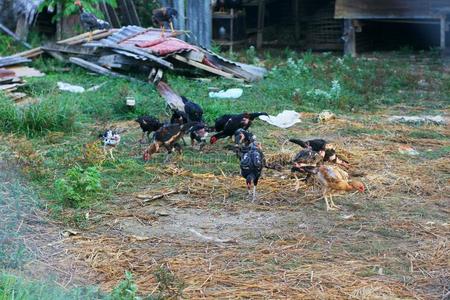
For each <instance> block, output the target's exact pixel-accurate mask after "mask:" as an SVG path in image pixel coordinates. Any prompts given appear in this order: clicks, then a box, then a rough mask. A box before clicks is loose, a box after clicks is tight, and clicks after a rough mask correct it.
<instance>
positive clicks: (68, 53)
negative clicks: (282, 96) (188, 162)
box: [15, 26, 266, 83]
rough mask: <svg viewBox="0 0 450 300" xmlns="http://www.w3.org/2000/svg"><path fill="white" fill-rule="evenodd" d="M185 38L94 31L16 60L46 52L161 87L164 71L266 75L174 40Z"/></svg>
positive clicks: (245, 77) (145, 31) (138, 30)
mask: <svg viewBox="0 0 450 300" xmlns="http://www.w3.org/2000/svg"><path fill="white" fill-rule="evenodd" d="M181 34H183V32H174V33H170V32H169V33H166V34H165V36H164V37H161V31H160V30H159V29H155V28H142V27H139V26H126V27H122V28H120V29H112V30H103V31H95V32H94V34H93V38H92V40H89V38H88V34H82V35H79V36H76V37H72V38H70V39H67V40H64V41H59V42H56V43H50V44H46V45H43V46H41V47H39V48H35V49H32V50H29V51H25V52H22V53H18V54H16V55H15V56H20V57H26V58H33V57H36V56H38V55H41V54H43V53H47V54H49V55H51V56H53V57H54V58H56V59H59V60H62V61H67V62H69V61H70V62H72V63H74V64H77V65H79V66H81V67H83V68H87V69H89V70H90V71H93V72H96V73H100V74H104V75H109V76H116V77H123V78H129V79H130V78H133V77H130V76H125V75H124V74H120V72H127V73H130V72H132V73H135V74H139V75H142V74H145V75H146V76H148V75H150V77H151V78H149V79H150V80H149V81H150V82H152V83H157V82H158V81H159V80H160V79H161V77H162V74H163V72H164V71H166V70H172V71H175V72H180V73H181V72H182V73H183V74H186V73H192V74H197V75H198V74H199V73H200V74H202V73H207V74H213V75H216V76H222V77H225V78H229V79H234V80H238V81H248V82H251V81H257V80H260V79H262V78H263V76H264V75H265V73H266V70H265V69H264V68H260V67H255V66H250V65H246V64H241V63H237V62H233V61H230V60H227V59H225V58H223V57H221V56H219V55H217V54H215V53H213V52H211V51H209V50H206V49H203V48H201V47H198V46H195V45H191V44H189V43H187V42H185V41H183V40H180V39H177V38H175V36H179V35H181ZM152 76H153V77H152ZM155 76H156V78H155ZM138 77H139V76H138ZM134 80H136V79H135V78H134Z"/></svg>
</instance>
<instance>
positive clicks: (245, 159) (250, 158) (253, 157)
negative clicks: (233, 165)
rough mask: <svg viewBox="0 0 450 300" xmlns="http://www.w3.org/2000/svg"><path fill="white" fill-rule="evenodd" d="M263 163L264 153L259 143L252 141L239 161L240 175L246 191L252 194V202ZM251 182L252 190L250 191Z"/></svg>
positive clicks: (254, 198)
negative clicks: (243, 180)
mask: <svg viewBox="0 0 450 300" xmlns="http://www.w3.org/2000/svg"><path fill="white" fill-rule="evenodd" d="M264 165H265V163H264V154H263V152H262V149H261V145H260V144H258V143H252V144H251V145H250V149H249V150H248V152H247V153H245V154H244V155H243V156H242V159H241V162H240V168H241V175H242V177H244V178H245V183H246V185H247V192H248V194H249V195H251V196H252V202H254V201H255V200H256V186H257V185H258V181H259V178H260V177H261V174H262V170H263V167H264ZM252 183H253V192H252V191H251V187H252Z"/></svg>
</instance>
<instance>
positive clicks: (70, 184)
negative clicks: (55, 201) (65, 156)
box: [55, 166, 102, 207]
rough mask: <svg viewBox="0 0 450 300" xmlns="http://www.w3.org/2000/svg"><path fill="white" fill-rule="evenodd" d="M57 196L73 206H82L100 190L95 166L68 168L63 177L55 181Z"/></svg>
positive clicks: (99, 180)
mask: <svg viewBox="0 0 450 300" xmlns="http://www.w3.org/2000/svg"><path fill="white" fill-rule="evenodd" d="M55 188H56V192H57V195H58V198H59V199H60V200H61V201H63V202H67V203H68V204H69V205H71V206H74V207H83V206H84V205H85V204H87V203H89V202H90V201H91V200H93V199H94V198H95V197H96V196H97V195H98V193H99V192H100V191H101V188H102V185H101V173H100V172H99V171H98V170H97V168H96V167H89V168H86V169H83V168H81V167H79V166H76V167H73V168H70V169H69V170H68V171H67V173H66V174H65V176H64V178H61V179H58V180H56V182H55Z"/></svg>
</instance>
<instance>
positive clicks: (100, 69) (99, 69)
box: [69, 57, 142, 82]
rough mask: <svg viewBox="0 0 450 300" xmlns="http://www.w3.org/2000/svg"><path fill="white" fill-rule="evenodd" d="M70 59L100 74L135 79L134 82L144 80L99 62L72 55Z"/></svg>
mask: <svg viewBox="0 0 450 300" xmlns="http://www.w3.org/2000/svg"><path fill="white" fill-rule="evenodd" d="M69 61H70V62H71V63H74V64H76V65H78V66H80V67H83V68H85V69H88V70H90V71H92V72H95V73H98V74H101V75H106V76H111V77H117V78H122V79H127V80H130V81H133V82H142V81H140V80H137V79H135V78H133V77H130V76H125V75H122V74H119V73H116V72H113V71H111V70H108V69H106V68H103V67H102V66H99V65H97V64H94V63H91V62H88V61H86V60H84V59H81V58H78V57H70V58H69Z"/></svg>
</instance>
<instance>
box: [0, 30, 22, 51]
mask: <svg viewBox="0 0 450 300" xmlns="http://www.w3.org/2000/svg"><path fill="white" fill-rule="evenodd" d="M17 50H18V44H17V42H15V41H14V39H13V38H12V37H10V36H9V35H4V34H1V33H0V56H7V55H10V54H11V53H14V52H16V51H17Z"/></svg>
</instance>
